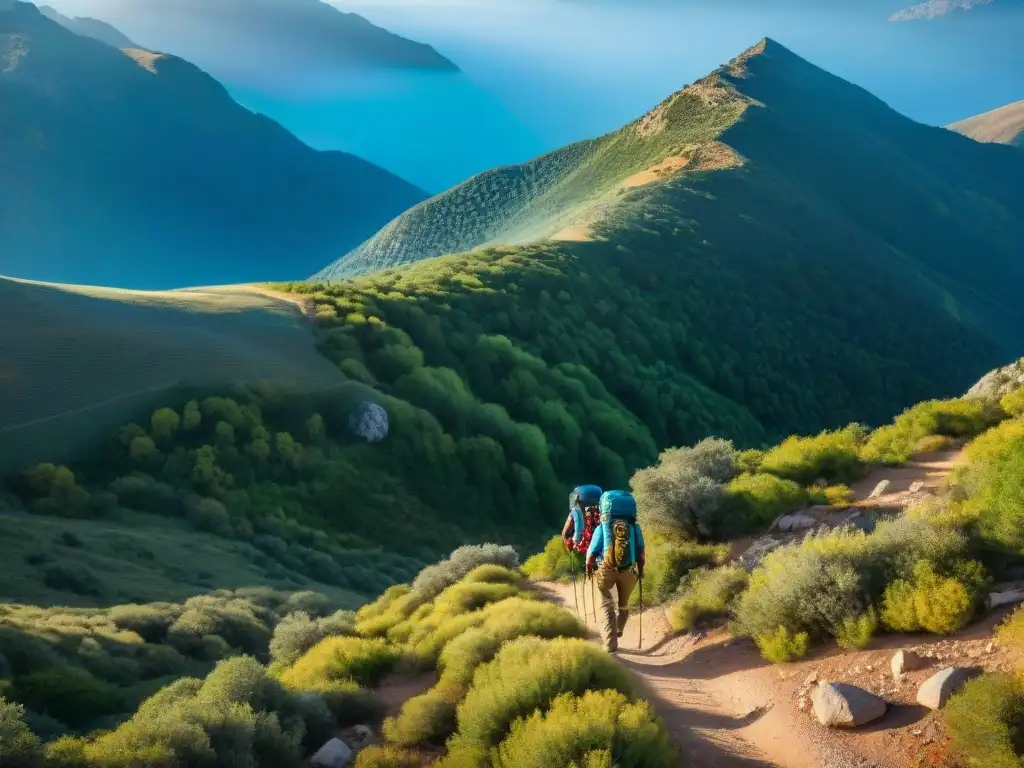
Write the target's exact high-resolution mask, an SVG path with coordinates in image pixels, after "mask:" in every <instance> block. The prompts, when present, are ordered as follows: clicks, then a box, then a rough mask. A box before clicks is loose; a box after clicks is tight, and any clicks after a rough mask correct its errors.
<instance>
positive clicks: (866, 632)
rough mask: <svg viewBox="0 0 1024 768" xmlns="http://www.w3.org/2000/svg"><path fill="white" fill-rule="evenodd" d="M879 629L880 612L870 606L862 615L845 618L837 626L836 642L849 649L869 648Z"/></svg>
mask: <svg viewBox="0 0 1024 768" xmlns="http://www.w3.org/2000/svg"><path fill="white" fill-rule="evenodd" d="M877 629H878V614H877V613H875V610H874V609H873V608H869V609H868V610H867V611H865V612H864V613H862V614H861V615H860V616H851V617H849V618H847V619H843V621H842V623H841V624H840V625H839V626H838V627H837V628H836V642H837V643H838V644H839V647H840V648H845V649H846V650H848V651H852V650H859V649H862V648H867V647H868V645H869V644H870V643H871V638H872V637H873V636H874V634H875V631H876V630H877Z"/></svg>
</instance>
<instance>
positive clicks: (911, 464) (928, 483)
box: [851, 446, 963, 508]
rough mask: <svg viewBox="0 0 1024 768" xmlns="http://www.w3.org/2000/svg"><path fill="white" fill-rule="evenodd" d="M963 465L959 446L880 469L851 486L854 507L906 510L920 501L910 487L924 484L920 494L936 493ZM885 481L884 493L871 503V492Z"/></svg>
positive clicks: (961, 450)
mask: <svg viewBox="0 0 1024 768" xmlns="http://www.w3.org/2000/svg"><path fill="white" fill-rule="evenodd" d="M961 461H963V448H962V447H960V446H957V447H955V448H949V449H947V450H944V451H935V452H934V453H922V454H919V455H917V456H915V457H914V458H912V459H911V460H910V461H908V462H907V463H906V464H904V465H902V466H899V467H880V468H879V469H876V470H875V471H874V472H871V473H870V474H869V475H868V476H867V477H865V478H864V479H863V480H860V481H858V482H856V483H854V484H853V485H852V486H851V489H852V490H853V493H854V502H853V503H854V505H855V506H858V507H883V508H898V507H905V506H906V505H907V503H909V502H910V501H912V500H913V499H914V498H917V495H911V494H910V486H911V485H913V484H914V483H918V482H919V483H922V484H923V485H922V488H921V491H920V493H930V492H933V491H934V490H935V489H936V488H938V486H939V485H941V483H942V481H943V480H945V479H946V477H947V475H949V473H950V472H951V471H952V470H953V468H954V467H955V466H956V465H957V464H959V463H960V462H961ZM883 480H888V481H889V485H888V486H887V487H886V489H885V493H883V494H882V495H880V496H878V497H877V498H874V499H870V498H869V496H870V495H871V492H872V491H873V490H874V489H875V487H876V486H877V485H878V484H879V483H880V482H882V481H883Z"/></svg>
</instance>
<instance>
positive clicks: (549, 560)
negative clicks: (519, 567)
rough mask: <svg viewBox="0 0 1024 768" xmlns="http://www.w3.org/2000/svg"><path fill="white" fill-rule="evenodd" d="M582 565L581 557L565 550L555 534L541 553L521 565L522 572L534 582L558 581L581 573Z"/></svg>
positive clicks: (559, 538)
mask: <svg viewBox="0 0 1024 768" xmlns="http://www.w3.org/2000/svg"><path fill="white" fill-rule="evenodd" d="M584 565H585V563H584V557H583V555H580V554H577V553H575V552H570V551H569V550H567V549H566V548H565V545H564V544H563V543H562V537H561V536H560V535H559V534H555V535H554V536H552V537H551V538H550V539H548V543H547V544H545V545H544V549H543V551H541V552H538V553H537V554H536V555H534V556H533V557H531V558H530V559H529V560H527V561H526V562H525V563H523V571H524V572H525V573H526V575H527V576H529V577H530V578H531V579H534V580H536V581H558V580H562V579H568V578H570V577H571V576H572V575H573V573H574V572H575V573H576V574H580V573H582V572H583V567H584Z"/></svg>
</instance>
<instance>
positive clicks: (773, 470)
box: [760, 424, 865, 485]
mask: <svg viewBox="0 0 1024 768" xmlns="http://www.w3.org/2000/svg"><path fill="white" fill-rule="evenodd" d="M864 434H865V430H864V428H863V427H861V426H860V425H859V424H851V425H850V426H848V427H846V428H845V429H841V430H836V431H835V432H828V431H825V432H821V433H820V434H818V435H817V436H815V437H797V436H795V435H794V436H792V437H788V438H786V439H785V440H784V441H783V442H782V443H780V444H779V445H777V446H776V447H774V448H772V449H771V450H769V451H768V452H767V453H766V454H765V456H764V458H763V459H762V461H761V467H760V471H761V472H766V473H769V474H773V475H777V476H778V477H781V478H784V479H786V480H793V481H795V482H797V483H800V484H801V485H809V484H811V483H814V482H817V481H818V480H819V479H822V480H825V481H827V482H838V483H845V482H848V481H849V480H854V479H856V478H857V477H859V476H860V474H861V472H862V467H861V463H860V459H859V458H858V453H859V451H860V444H861V441H862V440H863V439H864Z"/></svg>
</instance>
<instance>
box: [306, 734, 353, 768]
mask: <svg viewBox="0 0 1024 768" xmlns="http://www.w3.org/2000/svg"><path fill="white" fill-rule="evenodd" d="M351 760H352V750H351V749H349V746H348V744H346V743H345V742H344V741H342V740H341V739H331V740H330V741H328V742H327V743H326V744H324V745H323V746H322V747H320V749H319V750H317V753H316V754H315V755H313V758H312V759H311V760H310V761H309V763H310V765H312V766H313V767H314V768H345V766H347V765H348V764H349V761H351Z"/></svg>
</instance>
